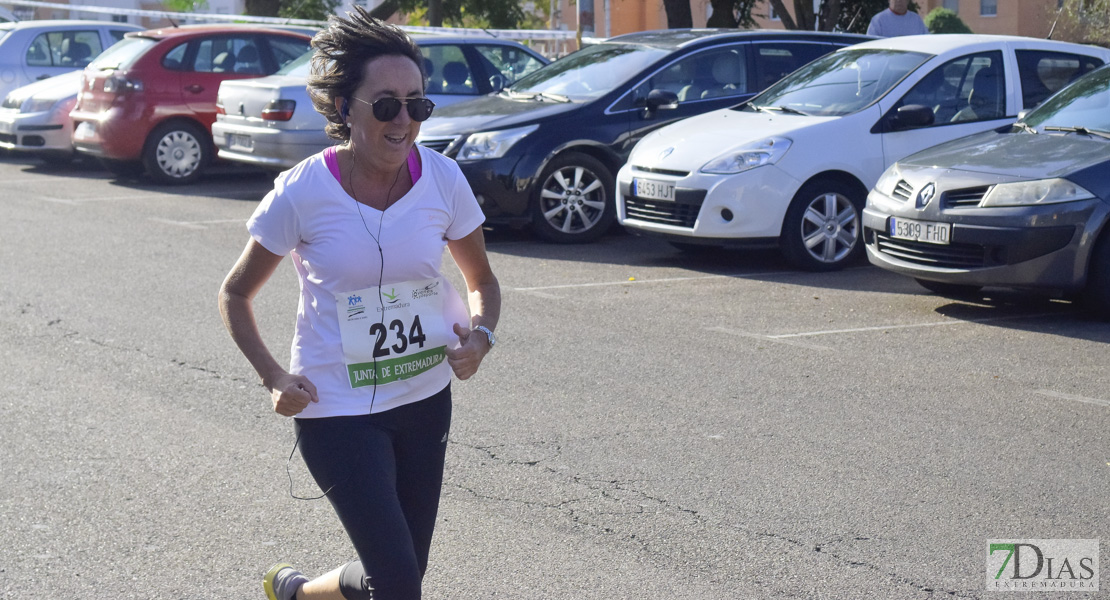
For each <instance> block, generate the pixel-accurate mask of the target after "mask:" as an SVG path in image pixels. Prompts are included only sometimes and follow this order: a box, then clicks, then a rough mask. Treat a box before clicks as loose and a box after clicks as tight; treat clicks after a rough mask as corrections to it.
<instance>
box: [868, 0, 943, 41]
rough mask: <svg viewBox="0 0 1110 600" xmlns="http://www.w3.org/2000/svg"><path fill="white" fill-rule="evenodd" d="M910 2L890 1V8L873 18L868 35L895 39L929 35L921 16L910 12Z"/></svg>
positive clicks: (907, 0)
mask: <svg viewBox="0 0 1110 600" xmlns="http://www.w3.org/2000/svg"><path fill="white" fill-rule="evenodd" d="M909 4H910V2H909V0H890V8H888V9H886V10H884V11H883V12H881V13H879V14H877V15H875V16H874V17H872V18H871V25H870V26H869V27H868V28H867V35H877V36H879V37H894V36H897V35H918V34H924V33H929V29H928V28H927V27H925V21H922V20H921V16H920V15H918V14H917V13H915V12H910V10H909Z"/></svg>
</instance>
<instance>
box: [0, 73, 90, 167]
mask: <svg viewBox="0 0 1110 600" xmlns="http://www.w3.org/2000/svg"><path fill="white" fill-rule="evenodd" d="M81 75H82V72H81V71H73V72H72V73H65V74H63V75H58V76H56V77H50V78H49V79H43V80H41V81H36V82H35V83H32V84H30V85H25V86H23V87H21V88H16V89H15V90H12V91H11V92H9V93H8V95H7V96H6V97H5V98H4V102H3V105H2V107H0V148H4V149H6V150H17V151H20V152H28V153H32V154H35V155H37V156H38V157H39V158H41V159H42V160H43V161H45V162H47V163H50V164H66V163H68V162H70V161H71V160H73V158H74V156H75V154H76V150H74V148H73V140H72V139H71V138H72V136H73V119H71V118H69V111H71V110H73V105H74V104H76V103H77V94H78V92H80V91H81Z"/></svg>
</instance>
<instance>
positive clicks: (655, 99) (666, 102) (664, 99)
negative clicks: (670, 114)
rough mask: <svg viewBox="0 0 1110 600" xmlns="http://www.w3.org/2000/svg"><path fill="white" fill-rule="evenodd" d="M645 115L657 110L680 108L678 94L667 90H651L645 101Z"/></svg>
mask: <svg viewBox="0 0 1110 600" xmlns="http://www.w3.org/2000/svg"><path fill="white" fill-rule="evenodd" d="M644 104H645V106H644V116H645V117H647V116H650V115H651V114H653V113H654V112H655V111H657V110H671V109H675V108H678V94H676V93H674V92H671V91H667V90H651V91H650V92H648V95H647V100H645V102H644Z"/></svg>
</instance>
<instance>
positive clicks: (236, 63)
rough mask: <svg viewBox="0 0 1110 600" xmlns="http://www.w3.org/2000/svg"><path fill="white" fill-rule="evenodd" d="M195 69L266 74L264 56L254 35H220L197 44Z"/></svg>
mask: <svg viewBox="0 0 1110 600" xmlns="http://www.w3.org/2000/svg"><path fill="white" fill-rule="evenodd" d="M192 70H193V71H196V72H199V73H246V74H249V75H264V74H265V68H264V67H263V66H262V56H261V54H260V53H259V52H258V46H257V45H256V44H255V40H254V38H252V37H218V38H209V39H205V40H201V41H200V42H199V43H198V44H197V52H196V57H195V58H194V59H193V68H192Z"/></svg>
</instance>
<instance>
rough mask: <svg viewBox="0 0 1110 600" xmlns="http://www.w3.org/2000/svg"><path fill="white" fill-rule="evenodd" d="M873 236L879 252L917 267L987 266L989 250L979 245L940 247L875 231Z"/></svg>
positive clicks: (971, 267) (966, 267)
mask: <svg viewBox="0 0 1110 600" xmlns="http://www.w3.org/2000/svg"><path fill="white" fill-rule="evenodd" d="M872 231H874V230H872ZM873 235H874V236H875V237H874V242H875V247H876V248H878V250H879V252H882V253H883V254H886V255H889V256H893V257H894V258H898V259H901V260H904V261H906V262H911V263H914V264H917V265H925V266H929V267H943V268H948V269H973V268H978V267H984V266H986V265H987V249H986V247H984V246H980V245H978V244H948V245H940V244H928V243H925V242H914V241H910V240H897V239H894V238H892V237H890V236H888V235H886V234H884V233H880V232H878V231H874V234H873Z"/></svg>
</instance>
